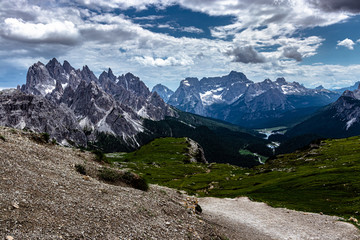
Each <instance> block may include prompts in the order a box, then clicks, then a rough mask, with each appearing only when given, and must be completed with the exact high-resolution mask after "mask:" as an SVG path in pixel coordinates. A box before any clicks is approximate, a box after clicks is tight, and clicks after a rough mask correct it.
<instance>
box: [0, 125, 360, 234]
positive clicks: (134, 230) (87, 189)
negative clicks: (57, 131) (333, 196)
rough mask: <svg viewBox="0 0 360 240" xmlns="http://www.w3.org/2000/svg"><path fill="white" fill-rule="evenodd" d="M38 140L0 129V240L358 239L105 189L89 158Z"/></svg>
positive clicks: (257, 209) (220, 207)
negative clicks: (79, 168)
mask: <svg viewBox="0 0 360 240" xmlns="http://www.w3.org/2000/svg"><path fill="white" fill-rule="evenodd" d="M43 137H44V136H43V135H40V134H34V133H30V132H24V131H20V130H16V129H11V128H4V127H0V239H7V240H11V239H15V240H16V239H252V240H253V239H259V240H260V239H360V231H359V230H358V229H357V228H356V227H355V226H353V225H351V224H349V223H345V222H342V221H339V218H338V217H331V216H326V215H320V214H312V213H304V212H297V211H292V210H287V209H284V208H271V207H269V206H267V205H266V204H264V203H257V202H251V201H250V200H249V199H248V198H237V199H218V198H202V199H196V198H194V197H189V196H186V195H184V194H182V193H180V192H178V191H175V190H172V189H169V188H165V187H160V186H157V185H151V186H150V189H149V190H148V191H141V190H137V189H134V188H131V187H129V186H127V185H126V184H125V183H123V184H121V183H119V184H117V185H113V184H108V183H105V182H103V181H100V179H99V177H97V174H96V173H98V170H99V169H103V168H104V167H105V166H106V164H105V163H102V164H100V163H98V162H96V161H94V159H95V155H94V154H92V153H89V152H84V151H80V150H79V149H74V148H65V147H61V146H58V145H55V144H52V143H45V142H44V141H43V140H44V139H43ZM76 165H83V166H85V167H86V169H87V174H88V175H82V174H80V173H79V171H77V170H76V167H75V166H76ZM198 202H199V203H200V206H201V207H202V209H203V211H202V213H199V212H196V211H195V206H196V204H197V203H198Z"/></svg>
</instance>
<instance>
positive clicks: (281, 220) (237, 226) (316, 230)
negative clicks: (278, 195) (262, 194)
mask: <svg viewBox="0 0 360 240" xmlns="http://www.w3.org/2000/svg"><path fill="white" fill-rule="evenodd" d="M199 204H200V206H201V207H202V209H203V214H204V218H206V219H208V220H209V221H211V222H213V223H217V224H219V225H220V226H226V227H227V228H228V233H229V236H230V237H231V238H232V239H278V240H280V239H299V240H300V239H301V240H304V239H321V240H323V239H339V240H340V239H341V240H345V239H349V240H350V239H360V231H359V230H358V229H357V228H356V227H355V226H353V225H352V224H349V223H346V222H342V221H339V217H335V216H327V215H320V214H315V213H306V212H299V211H294V210H289V209H285V208H272V207H269V206H268V205H266V204H265V203H260V202H252V201H250V200H249V199H248V198H246V197H241V198H235V199H219V198H200V199H199Z"/></svg>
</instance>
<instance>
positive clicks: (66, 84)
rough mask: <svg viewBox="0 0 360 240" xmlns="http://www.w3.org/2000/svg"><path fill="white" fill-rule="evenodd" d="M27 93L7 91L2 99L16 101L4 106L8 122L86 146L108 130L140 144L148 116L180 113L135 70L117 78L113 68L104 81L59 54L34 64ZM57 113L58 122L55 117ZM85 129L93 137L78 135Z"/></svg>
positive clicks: (163, 116) (5, 118)
mask: <svg viewBox="0 0 360 240" xmlns="http://www.w3.org/2000/svg"><path fill="white" fill-rule="evenodd" d="M21 91H22V92H23V93H18V92H16V93H14V94H7V95H6V94H5V95H2V98H1V99H0V100H1V101H2V102H6V101H8V99H9V98H10V99H12V100H11V101H10V103H11V104H12V107H11V108H5V109H4V110H3V111H4V112H6V114H5V115H2V116H3V117H2V119H1V121H2V123H3V124H4V125H9V126H20V127H21V128H29V129H34V130H36V131H40V132H49V133H50V134H51V135H52V137H54V138H55V139H56V140H58V141H60V142H64V141H65V142H66V140H69V141H70V142H75V143H78V144H81V145H84V144H86V142H87V141H94V140H95V139H96V135H97V134H98V133H99V132H104V133H106V134H112V135H115V136H121V137H122V138H123V139H124V141H125V142H127V143H129V144H130V145H134V146H135V145H138V143H137V140H136V138H135V136H136V135H137V134H138V133H140V132H143V131H144V127H143V119H149V120H156V121H158V120H162V119H164V118H165V116H174V114H175V112H174V111H173V110H172V109H171V108H170V107H169V106H168V105H167V104H166V103H164V101H163V100H162V99H161V98H160V97H159V95H158V94H157V93H151V92H150V91H149V89H148V88H147V87H146V85H145V84H144V83H143V82H142V81H141V80H140V79H139V78H138V77H136V76H134V75H133V74H132V73H127V74H125V75H121V76H118V77H116V76H115V75H114V74H113V72H112V70H111V69H110V68H109V69H108V71H107V72H106V71H104V72H103V73H102V74H101V75H100V77H99V79H98V78H97V77H96V76H95V74H94V73H93V72H92V71H91V70H90V68H89V67H88V66H87V65H86V66H84V67H83V68H82V70H80V69H77V70H76V69H75V68H73V67H72V66H71V65H70V63H69V62H67V61H64V63H63V64H61V63H59V62H58V61H57V59H56V58H53V59H52V60H50V61H49V62H48V63H47V64H46V65H45V64H43V63H41V62H37V63H35V64H33V65H32V66H31V67H30V68H29V70H28V73H27V77H26V84H24V85H23V86H22V87H21ZM32 99H33V100H32ZM35 100H36V101H35ZM20 104H22V105H24V104H25V105H26V106H27V107H26V108H24V107H22V108H20V107H19V109H22V110H23V112H20V111H17V112H14V111H11V109H15V108H16V109H18V108H17V107H15V106H18V105H20ZM2 106H4V105H2ZM37 108H39V109H37ZM40 109H41V110H40ZM41 112H42V115H41V116H40V115H39V117H38V118H37V119H38V120H35V119H34V117H35V116H37V114H38V113H39V114H40V113H41ZM10 116H13V117H10ZM30 116H33V117H30ZM64 116H67V117H64ZM52 117H55V119H56V120H55V119H54V120H53V121H52V120H50V119H51V118H52ZM62 127H63V128H62ZM56 129H57V131H59V132H61V134H60V133H56ZM63 130H66V131H63ZM81 131H84V132H86V134H87V137H85V136H82V137H81V136H78V134H79V132H81ZM64 134H65V135H64ZM86 139H87V140H86Z"/></svg>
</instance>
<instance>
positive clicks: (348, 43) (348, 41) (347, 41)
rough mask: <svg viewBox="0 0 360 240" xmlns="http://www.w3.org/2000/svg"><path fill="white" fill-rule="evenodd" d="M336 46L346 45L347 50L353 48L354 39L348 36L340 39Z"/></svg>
mask: <svg viewBox="0 0 360 240" xmlns="http://www.w3.org/2000/svg"><path fill="white" fill-rule="evenodd" d="M337 45H338V46H343V47H346V48H348V49H349V50H354V45H355V43H354V41H353V40H351V39H349V38H345V39H344V40H342V41H338V44H337Z"/></svg>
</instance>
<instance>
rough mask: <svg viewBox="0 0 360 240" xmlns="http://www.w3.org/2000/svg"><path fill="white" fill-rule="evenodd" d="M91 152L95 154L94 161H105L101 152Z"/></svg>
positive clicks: (97, 150)
mask: <svg viewBox="0 0 360 240" xmlns="http://www.w3.org/2000/svg"><path fill="white" fill-rule="evenodd" d="M92 152H93V153H94V154H95V161H97V162H102V161H104V160H105V159H106V157H105V154H104V153H103V151H101V150H99V149H96V150H93V151H92Z"/></svg>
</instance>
